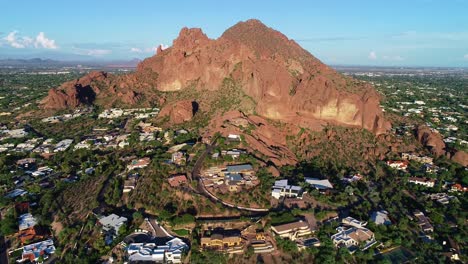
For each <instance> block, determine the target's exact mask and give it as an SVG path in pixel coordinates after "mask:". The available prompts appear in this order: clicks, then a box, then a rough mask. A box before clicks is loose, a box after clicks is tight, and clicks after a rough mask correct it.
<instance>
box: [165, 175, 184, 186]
mask: <svg viewBox="0 0 468 264" xmlns="http://www.w3.org/2000/svg"><path fill="white" fill-rule="evenodd" d="M167 181H168V182H169V185H170V186H171V187H173V188H174V187H179V186H180V185H182V184H185V183H187V177H185V175H183V174H178V175H173V176H171V177H169V178H168V179H167Z"/></svg>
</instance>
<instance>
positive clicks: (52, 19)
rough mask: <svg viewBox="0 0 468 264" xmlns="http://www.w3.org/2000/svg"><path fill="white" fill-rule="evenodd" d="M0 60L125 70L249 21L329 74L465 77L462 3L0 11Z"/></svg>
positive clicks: (116, 4)
mask: <svg viewBox="0 0 468 264" xmlns="http://www.w3.org/2000/svg"><path fill="white" fill-rule="evenodd" d="M1 6H2V9H3V10H4V12H3V13H2V16H0V59H6V58H34V57H39V58H45V59H55V60H131V59H133V58H140V59H143V58H145V57H150V56H152V55H153V54H154V53H155V48H156V47H157V46H158V45H160V44H163V45H165V46H170V45H172V41H173V39H175V38H176V37H177V35H178V34H179V31H180V29H181V28H183V27H199V28H202V30H203V32H205V34H207V35H208V37H210V38H213V39H214V38H218V37H219V36H220V35H221V34H222V33H223V32H224V31H225V30H226V29H227V28H229V27H231V26H233V25H234V24H236V23H237V22H239V21H244V20H247V19H251V18H255V19H259V20H261V21H262V22H263V23H265V24H266V25H267V26H269V27H272V28H274V29H276V30H278V31H280V32H282V33H283V34H285V35H286V36H287V37H288V38H290V39H294V40H295V41H296V42H298V43H299V44H300V45H301V46H302V47H303V48H305V49H306V50H308V51H309V52H310V53H312V54H313V55H314V56H316V57H317V58H318V59H320V60H322V61H323V62H325V63H327V64H333V65H367V66H371V65H375V66H435V67H437V66H441V67H468V15H467V14H466V11H467V10H468V1H464V0H445V1H443V0H414V1H402V0H396V1H369V0H363V1H338V0H332V1H327V2H326V3H324V1H288V2H283V1H244V0H239V1H235V2H232V3H231V2H221V1H196V2H195V1H193V2H192V1H177V3H175V1H165V2H161V3H156V1H148V0H143V1H132V2H131V1H110V0H102V1H90V0H84V1H79V2H76V3H75V4H71V2H70V1H51V0H44V1H30V2H24V3H22V2H20V1H4V0H3V1H2V3H1Z"/></svg>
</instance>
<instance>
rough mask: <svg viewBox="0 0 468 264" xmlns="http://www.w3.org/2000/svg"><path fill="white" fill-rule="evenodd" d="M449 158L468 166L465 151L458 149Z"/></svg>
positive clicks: (467, 155)
mask: <svg viewBox="0 0 468 264" xmlns="http://www.w3.org/2000/svg"><path fill="white" fill-rule="evenodd" d="M451 160H452V161H453V162H456V163H458V164H460V165H462V166H465V167H467V166H468V153H466V152H465V151H462V150H459V151H457V152H455V154H453V156H452V158H451Z"/></svg>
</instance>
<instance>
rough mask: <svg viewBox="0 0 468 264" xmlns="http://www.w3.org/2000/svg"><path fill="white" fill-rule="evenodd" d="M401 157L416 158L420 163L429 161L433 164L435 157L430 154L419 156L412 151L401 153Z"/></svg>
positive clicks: (405, 158) (404, 158)
mask: <svg viewBox="0 0 468 264" xmlns="http://www.w3.org/2000/svg"><path fill="white" fill-rule="evenodd" d="M401 158H402V159H403V160H414V161H416V162H419V163H428V164H433V161H434V159H433V158H431V157H428V156H422V157H421V156H418V155H415V154H411V153H401Z"/></svg>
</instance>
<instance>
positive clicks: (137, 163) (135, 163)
mask: <svg viewBox="0 0 468 264" xmlns="http://www.w3.org/2000/svg"><path fill="white" fill-rule="evenodd" d="M150 163H151V159H150V158H148V157H146V158H142V159H137V160H132V161H131V163H130V164H129V165H128V166H127V169H128V170H133V169H142V168H145V167H146V166H148V165H149V164H150Z"/></svg>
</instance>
